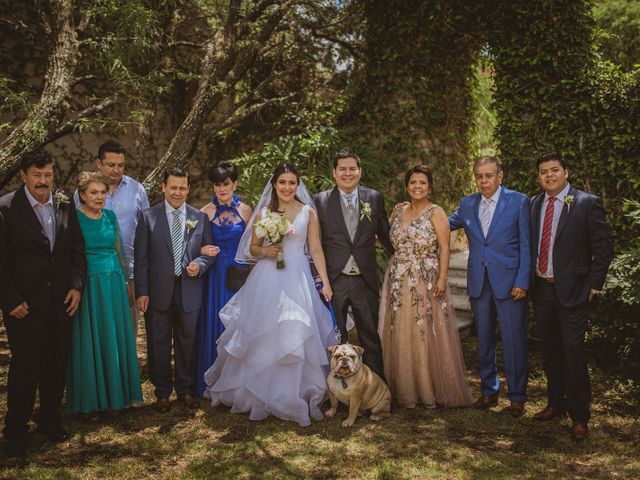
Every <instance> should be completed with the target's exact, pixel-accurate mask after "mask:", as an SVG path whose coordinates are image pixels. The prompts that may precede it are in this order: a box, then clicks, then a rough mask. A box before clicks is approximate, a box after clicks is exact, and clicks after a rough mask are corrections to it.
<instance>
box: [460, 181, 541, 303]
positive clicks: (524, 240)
mask: <svg viewBox="0 0 640 480" xmlns="http://www.w3.org/2000/svg"><path fill="white" fill-rule="evenodd" d="M500 188H502V191H501V193H500V198H499V199H498V204H497V205H496V210H495V212H494V215H493V218H492V220H491V225H490V226H489V231H488V232H487V236H486V238H485V236H484V234H483V233H482V226H481V224H480V216H479V209H480V200H481V197H482V195H481V194H480V193H474V194H473V195H469V196H467V197H464V198H463V199H462V200H461V201H460V206H459V207H458V209H457V210H456V211H455V212H454V213H453V214H452V215H451V216H449V225H450V226H451V230H456V229H458V228H464V232H465V234H466V235H467V240H468V241H469V266H468V271H467V294H468V295H469V296H470V297H474V298H476V297H479V296H480V294H481V293H482V288H483V285H484V278H485V268H486V271H487V274H488V278H489V283H490V285H491V289H492V290H493V294H494V295H495V296H496V297H497V298H499V299H506V298H510V297H511V289H513V288H522V289H524V290H529V283H530V280H531V249H530V237H529V201H528V198H527V197H526V196H525V195H523V194H522V193H519V192H514V191H513V190H508V189H506V188H504V187H502V186H501V187H500Z"/></svg>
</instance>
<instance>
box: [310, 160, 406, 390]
mask: <svg viewBox="0 0 640 480" xmlns="http://www.w3.org/2000/svg"><path fill="white" fill-rule="evenodd" d="M361 176H362V167H361V166H360V159H359V158H358V156H357V155H356V154H355V153H354V152H353V150H351V149H350V148H345V149H342V150H340V151H339V152H338V153H336V155H335V157H334V161H333V178H334V179H335V181H336V187H335V188H333V189H331V190H326V191H324V192H320V193H318V194H317V195H316V196H315V198H314V200H315V204H316V208H317V210H318V217H319V219H320V227H321V232H322V248H323V249H324V254H325V257H326V260H327V270H328V274H329V281H330V282H331V288H332V289H333V300H332V301H333V305H334V307H335V308H334V310H335V314H336V321H337V323H338V327H339V328H340V333H341V336H342V341H343V342H345V341H347V327H346V323H347V311H348V309H349V307H351V309H352V311H353V316H354V321H355V324H356V328H357V331H358V339H359V340H360V345H361V346H362V347H363V348H364V355H363V360H364V363H366V364H367V365H368V366H369V367H370V368H371V369H372V370H373V371H374V372H376V373H377V374H378V375H379V376H380V377H381V378H382V379H384V370H383V367H382V345H381V343H380V337H379V336H378V306H379V301H380V287H379V284H378V275H377V263H376V237H377V239H378V240H379V241H380V243H382V245H383V246H384V248H385V249H386V250H387V252H388V253H389V254H391V253H393V247H392V246H391V240H390V239H389V221H388V219H387V214H386V212H385V209H384V199H383V197H382V194H381V193H380V192H377V191H376V190H372V189H370V188H365V187H362V186H359V183H360V177H361Z"/></svg>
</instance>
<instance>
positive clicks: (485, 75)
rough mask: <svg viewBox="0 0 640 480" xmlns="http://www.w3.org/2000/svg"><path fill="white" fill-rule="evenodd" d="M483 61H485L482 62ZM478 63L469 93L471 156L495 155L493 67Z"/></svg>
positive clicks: (495, 122) (495, 123)
mask: <svg viewBox="0 0 640 480" xmlns="http://www.w3.org/2000/svg"><path fill="white" fill-rule="evenodd" d="M483 63H485V62H483ZM483 63H481V64H479V65H478V66H477V67H476V69H475V72H474V79H475V81H474V83H473V85H472V91H471V95H472V98H473V116H472V119H473V128H472V130H471V149H472V152H473V157H474V158H475V157H482V156H485V155H496V153H497V151H496V142H495V130H496V125H497V121H496V112H495V111H494V110H493V105H492V103H493V91H494V89H495V85H494V78H493V69H492V68H491V67H489V66H485V65H483Z"/></svg>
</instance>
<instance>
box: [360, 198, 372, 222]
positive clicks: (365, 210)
mask: <svg viewBox="0 0 640 480" xmlns="http://www.w3.org/2000/svg"><path fill="white" fill-rule="evenodd" d="M364 217H367V220H369V221H371V204H370V203H369V202H363V201H362V200H360V220H363V219H364Z"/></svg>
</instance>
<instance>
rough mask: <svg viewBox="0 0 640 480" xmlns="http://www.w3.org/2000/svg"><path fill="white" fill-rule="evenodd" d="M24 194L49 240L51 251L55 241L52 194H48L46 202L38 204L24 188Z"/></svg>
mask: <svg viewBox="0 0 640 480" xmlns="http://www.w3.org/2000/svg"><path fill="white" fill-rule="evenodd" d="M24 192H25V193H26V194H27V199H28V200H29V204H31V208H33V211H34V212H35V214H36V217H38V220H39V221H40V225H42V229H43V231H44V233H45V235H46V236H47V238H48V239H49V248H50V249H51V250H53V245H54V243H55V241H56V212H55V209H54V208H53V194H52V193H51V192H49V198H48V199H47V201H46V202H44V203H40V202H39V201H38V200H36V199H35V197H34V196H33V195H31V192H29V189H28V188H27V187H24Z"/></svg>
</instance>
